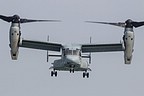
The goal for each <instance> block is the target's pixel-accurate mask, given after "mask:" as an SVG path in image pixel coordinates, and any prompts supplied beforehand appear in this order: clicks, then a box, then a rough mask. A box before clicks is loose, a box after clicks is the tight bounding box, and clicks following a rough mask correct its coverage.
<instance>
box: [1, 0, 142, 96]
mask: <svg viewBox="0 0 144 96" xmlns="http://www.w3.org/2000/svg"><path fill="white" fill-rule="evenodd" d="M143 9H144V0H1V3H0V14H2V15H7V16H11V15H14V14H18V15H20V16H21V17H22V18H30V19H56V20H62V21H63V22H60V23H31V24H23V25H21V31H22V37H23V38H25V39H32V40H41V41H46V40H47V35H49V36H50V41H52V42H59V43H64V44H69V43H78V44H81V43H89V37H90V36H92V42H93V43H98V44H99V43H119V42H120V40H122V36H123V30H124V29H122V28H119V27H115V26H109V25H98V24H88V23H85V22H84V21H87V20H93V21H109V22H118V21H121V22H122V21H125V20H127V19H129V18H131V19H133V20H136V21H143V20H144V13H143ZM9 27H10V24H9V23H7V22H4V21H2V20H0V33H1V35H0V46H1V47H0V53H1V55H0V62H1V63H0V96H89V95H90V96H144V75H143V73H144V63H143V54H144V50H143V49H144V44H143V36H144V27H140V28H138V29H134V30H135V38H136V39H135V46H134V53H133V60H132V64H131V65H125V64H124V57H123V52H113V53H94V54H93V55H92V64H91V66H90V68H91V69H92V71H91V72H90V78H89V79H87V78H85V79H84V78H82V72H75V73H74V74H70V73H69V72H58V77H57V78H55V77H51V76H50V70H49V67H50V66H51V63H52V62H53V60H55V59H57V58H51V59H50V61H49V63H47V62H46V51H40V50H32V49H24V48H20V50H19V58H18V60H17V61H12V60H11V57H10V48H9Z"/></svg>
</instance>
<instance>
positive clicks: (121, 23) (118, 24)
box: [86, 21, 125, 27]
mask: <svg viewBox="0 0 144 96" xmlns="http://www.w3.org/2000/svg"><path fill="white" fill-rule="evenodd" d="M86 22H88V23H99V24H108V25H114V26H119V27H125V23H123V22H118V23H109V22H95V21H86Z"/></svg>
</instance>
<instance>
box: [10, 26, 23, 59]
mask: <svg viewBox="0 0 144 96" xmlns="http://www.w3.org/2000/svg"><path fill="white" fill-rule="evenodd" d="M20 35H21V33H20V27H19V24H18V23H12V25H11V27H10V34H9V36H10V48H11V51H10V53H11V58H12V60H17V58H18V49H19V43H20Z"/></svg>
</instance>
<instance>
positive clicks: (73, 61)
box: [66, 56, 79, 63]
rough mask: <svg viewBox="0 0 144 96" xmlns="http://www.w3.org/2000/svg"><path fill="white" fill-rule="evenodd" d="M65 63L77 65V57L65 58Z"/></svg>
mask: <svg viewBox="0 0 144 96" xmlns="http://www.w3.org/2000/svg"><path fill="white" fill-rule="evenodd" d="M66 58H67V62H69V63H70V62H71V63H78V62H79V57H78V56H67V57H66Z"/></svg>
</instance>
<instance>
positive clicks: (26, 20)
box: [20, 19, 60, 23]
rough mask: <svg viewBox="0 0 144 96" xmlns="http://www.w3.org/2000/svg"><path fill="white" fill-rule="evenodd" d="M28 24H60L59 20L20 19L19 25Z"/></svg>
mask: <svg viewBox="0 0 144 96" xmlns="http://www.w3.org/2000/svg"><path fill="white" fill-rule="evenodd" d="M30 22H60V20H33V19H20V23H30Z"/></svg>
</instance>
